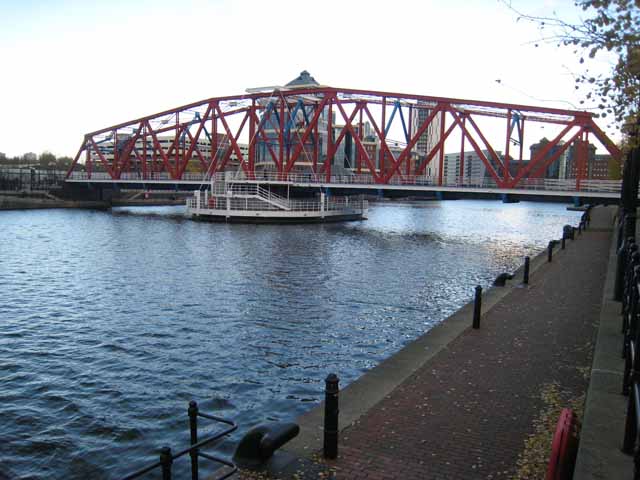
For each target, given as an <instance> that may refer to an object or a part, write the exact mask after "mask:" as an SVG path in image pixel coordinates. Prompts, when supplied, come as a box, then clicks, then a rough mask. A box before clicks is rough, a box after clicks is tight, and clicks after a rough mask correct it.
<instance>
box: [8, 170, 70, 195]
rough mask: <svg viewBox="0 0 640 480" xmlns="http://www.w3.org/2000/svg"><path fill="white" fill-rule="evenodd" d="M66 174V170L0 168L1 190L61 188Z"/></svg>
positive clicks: (19, 190) (18, 190)
mask: <svg viewBox="0 0 640 480" xmlns="http://www.w3.org/2000/svg"><path fill="white" fill-rule="evenodd" d="M66 173H67V172H65V171H64V170H40V169H35V168H0V190H4V191H13V192H21V191H47V190H51V189H54V188H60V187H62V185H63V184H64V177H65V175H66Z"/></svg>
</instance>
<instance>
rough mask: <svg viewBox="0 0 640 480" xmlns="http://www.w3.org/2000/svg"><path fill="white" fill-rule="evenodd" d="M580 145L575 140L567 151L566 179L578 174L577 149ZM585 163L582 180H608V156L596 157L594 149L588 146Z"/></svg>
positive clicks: (591, 145) (593, 146)
mask: <svg viewBox="0 0 640 480" xmlns="http://www.w3.org/2000/svg"><path fill="white" fill-rule="evenodd" d="M581 144H582V141H581V140H576V141H575V142H574V143H573V144H572V145H571V146H570V147H569V149H568V151H567V178H576V177H577V176H578V175H577V172H578V161H577V149H578V147H579V146H580V145H581ZM588 152H589V153H588V155H587V162H586V165H585V166H584V172H583V178H587V179H591V180H608V179H609V178H610V176H609V161H610V159H611V156H610V155H596V147H595V145H593V144H592V143H590V144H589V150H588Z"/></svg>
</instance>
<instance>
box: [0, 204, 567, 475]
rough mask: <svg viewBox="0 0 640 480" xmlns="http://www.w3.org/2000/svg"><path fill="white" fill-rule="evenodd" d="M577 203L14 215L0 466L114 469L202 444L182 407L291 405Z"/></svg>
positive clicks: (532, 241) (378, 350) (3, 314)
mask: <svg viewBox="0 0 640 480" xmlns="http://www.w3.org/2000/svg"><path fill="white" fill-rule="evenodd" d="M578 216H579V214H577V213H575V212H567V211H566V209H565V206H564V205H554V204H539V203H519V204H502V203H499V202H492V201H455V202H433V203H425V204H420V205H401V204H379V205H374V206H372V208H371V209H370V213H369V219H368V220H367V221H363V222H353V223H345V224H325V225H300V226H296V225H285V226H275V225H226V224H209V223H200V222H192V221H190V220H188V219H186V218H184V214H183V209H182V208H181V207H162V208H158V207H154V208H122V209H114V211H113V212H110V213H109V212H91V211H71V210H69V211H64V210H43V211H24V212H0V221H1V222H2V227H3V228H2V229H1V230H0V245H1V246H2V247H1V248H2V255H1V256H0V272H1V273H2V275H1V276H0V287H1V288H0V320H1V321H0V375H1V377H2V380H3V382H2V385H3V388H2V389H0V405H1V407H0V408H1V409H2V412H1V413H2V417H3V422H2V423H0V433H1V434H2V438H3V442H0V476H1V474H2V473H4V474H6V475H8V476H9V477H10V478H43V477H47V478H60V479H63V478H64V479H70V478H96V479H99V478H117V477H118V476H120V475H123V474H124V473H126V472H128V471H130V470H132V469H135V468H137V467H138V466H140V464H141V463H142V464H144V463H145V462H146V461H148V460H149V459H152V460H153V459H155V457H150V455H152V454H153V452H154V451H155V450H154V449H156V448H157V447H158V446H161V445H164V444H170V445H172V446H174V447H182V446H184V445H186V444H187V443H188V433H187V428H186V425H187V424H186V421H185V419H186V410H185V409H186V405H187V402H188V400H190V399H192V398H193V399H196V400H198V401H199V402H200V404H201V407H202V408H203V409H204V410H208V411H216V412H218V413H219V414H222V415H225V416H229V417H232V418H234V419H235V420H236V421H237V422H238V423H239V424H240V426H241V428H240V431H239V432H238V434H237V435H236V436H235V437H233V439H232V441H229V442H226V443H225V444H224V445H222V446H221V447H220V448H221V450H222V451H223V452H224V453H230V452H231V451H232V447H233V445H232V444H233V440H234V439H237V438H238V437H239V436H240V435H241V434H242V433H243V432H245V431H246V430H247V429H249V428H250V427H252V426H254V425H256V424H257V423H260V422H262V421H265V420H267V419H272V420H273V419H292V418H294V417H296V416H297V415H299V414H300V413H302V412H304V411H305V410H307V409H309V408H310V407H312V406H313V405H314V403H315V402H317V401H318V399H319V397H320V394H321V391H322V388H323V379H324V377H325V376H326V375H327V373H329V372H336V373H338V375H339V376H340V377H341V385H342V386H344V385H346V384H348V383H349V382H351V381H353V380H354V379H355V378H357V377H358V376H359V375H361V374H362V372H364V371H366V370H367V369H369V368H371V367H372V366H374V365H376V364H377V363H378V362H379V361H380V360H382V359H383V358H385V357H387V356H389V355H390V354H391V353H393V352H395V351H397V350H398V349H400V348H401V347H402V346H403V345H404V344H406V343H407V342H409V341H410V340H412V339H414V338H416V337H417V336H418V335H420V334H422V333H423V332H425V331H426V330H428V329H429V328H430V327H431V326H432V325H433V324H435V323H437V322H439V321H441V320H442V319H443V318H445V317H446V316H447V315H449V314H450V313H451V312H453V311H455V310H456V309H457V308H458V307H459V306H460V305H461V304H463V303H465V302H466V301H468V300H469V298H470V297H471V294H472V291H473V286H475V285H476V284H482V285H485V286H487V285H489V284H490V283H491V281H492V280H493V279H494V278H495V276H496V275H497V274H499V273H501V272H503V271H507V270H513V269H515V268H516V267H517V266H519V264H520V263H521V259H522V257H523V256H524V255H528V254H534V253H536V252H537V251H539V250H541V249H542V248H544V247H545V246H546V244H547V242H548V241H549V240H550V239H551V238H557V237H558V236H559V235H560V233H561V229H562V225H564V224H566V223H573V224H575V223H576V222H577V219H578Z"/></svg>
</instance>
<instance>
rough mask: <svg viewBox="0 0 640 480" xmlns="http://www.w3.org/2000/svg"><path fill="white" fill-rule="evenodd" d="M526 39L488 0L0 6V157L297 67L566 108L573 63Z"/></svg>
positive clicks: (572, 98) (546, 1) (278, 78)
mask: <svg viewBox="0 0 640 480" xmlns="http://www.w3.org/2000/svg"><path fill="white" fill-rule="evenodd" d="M513 4H514V6H515V7H517V8H518V9H520V10H523V11H527V12H531V13H536V14H539V13H552V12H553V11H554V10H555V11H558V12H559V13H560V14H563V15H565V16H567V17H572V16H573V17H575V16H576V15H577V14H578V13H579V12H577V11H576V10H575V8H574V7H573V6H572V4H573V2H571V1H566V0H565V1H557V0H543V1H537V2H534V1H517V0H513ZM539 38H540V33H539V32H538V31H537V29H536V28H535V27H534V26H533V25H529V24H527V23H526V22H522V21H520V22H516V17H515V15H514V14H513V13H512V12H511V11H509V10H508V8H507V7H506V6H505V5H504V4H503V3H500V2H498V1H497V0H484V1H479V0H476V1H462V0H450V1H446V2H445V1H428V0H426V1H405V0H396V1H394V2H388V1H378V0H371V1H359V0H358V1H350V2H346V1H338V0H327V1H324V2H307V1H302V0H298V1H293V0H273V1H259V0H237V1H205V0H184V1H180V2H176V1H171V2H169V1H164V0H156V1H147V0H131V1H108V2H107V1H97V2H95V1H94V2H89V1H77V0H74V1H72V0H68V1H62V0H59V1H56V0H53V1H35V0H30V1H19V0H16V1H7V0H0V62H1V64H2V65H3V68H2V70H3V72H4V73H3V74H2V75H1V76H0V78H1V80H0V81H1V82H2V83H1V86H2V88H0V109H1V110H2V112H3V115H1V116H0V132H1V133H0V152H4V153H6V154H7V155H20V154H22V153H24V152H27V151H33V152H37V153H40V152H42V151H44V150H49V151H52V152H53V153H55V154H56V155H69V156H73V155H74V154H75V153H76V151H77V149H78V146H79V145H80V143H81V141H82V136H83V134H84V133H86V132H89V131H92V130H96V129H99V128H102V127H105V126H108V125H112V124H115V123H118V122H121V121H126V120H129V119H132V118H136V117H138V116H142V115H146V114H151V113H154V112H157V111H160V110H164V109H166V108H171V107H174V106H178V105H181V104H184V103H188V102H191V101H195V100H199V99H204V98H209V97H213V96H221V95H225V94H236V93H241V92H243V91H244V89H245V88H248V87H256V86H265V85H275V84H282V83H285V82H287V81H289V80H291V79H292V78H294V77H295V76H297V75H298V73H299V72H300V71H301V70H304V69H306V70H309V71H310V72H311V74H312V75H313V76H314V77H315V78H316V79H317V80H318V81H320V82H321V83H323V84H328V85H332V86H336V87H350V88H362V89H371V90H384V91H395V92H408V93H417V94H425V95H438V96H449V97H457V98H471V99H482V100H495V101H506V102H514V103H524V104H535V105H546V106H557V107H569V104H567V103H565V102H570V103H573V104H575V105H577V104H578V101H579V96H577V95H576V92H575V90H574V81H573V77H572V72H578V71H579V70H580V68H579V66H578V63H577V59H576V58H575V57H574V56H573V55H572V53H571V50H570V49H564V48H562V49H559V48H556V47H555V46H552V45H546V44H544V43H542V44H541V46H540V47H538V48H535V47H534V43H535V41H536V40H537V39H539ZM496 79H500V80H501V82H500V83H497V82H496V81H495V80H496ZM551 100H557V101H551ZM560 100H562V101H560ZM603 126H604V125H603Z"/></svg>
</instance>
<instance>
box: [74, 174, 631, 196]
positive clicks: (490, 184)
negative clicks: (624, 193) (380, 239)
mask: <svg viewBox="0 0 640 480" xmlns="http://www.w3.org/2000/svg"><path fill="white" fill-rule="evenodd" d="M69 179H70V180H74V181H90V180H95V181H113V182H117V181H118V180H112V178H111V176H110V175H109V173H107V172H94V173H92V175H91V179H89V177H88V174H87V172H73V173H72V174H71V176H70V177H69ZM212 179H213V180H214V181H224V180H226V181H235V182H246V181H250V182H256V183H260V182H270V183H291V184H298V185H319V184H322V185H326V184H334V185H336V184H337V185H358V186H362V185H371V186H372V187H374V188H375V187H376V186H377V185H381V184H378V183H376V181H375V179H374V177H373V176H372V175H371V174H366V173H363V174H338V175H331V176H330V177H329V178H327V177H326V175H324V174H318V173H313V172H309V173H289V174H282V173H278V172H275V171H264V172H257V173H256V174H255V176H253V177H247V176H246V174H245V173H244V172H242V171H241V172H219V173H216V174H214V175H213V176H206V175H203V174H201V173H185V174H184V175H183V176H182V179H181V180H182V181H189V182H202V183H208V182H210V181H211V180H212ZM119 180H120V181H140V182H144V181H166V182H172V183H180V180H172V179H171V176H170V175H169V174H168V173H166V172H159V173H150V172H148V173H147V176H146V177H145V178H143V177H142V175H140V174H138V173H123V174H122V175H121V176H120V179H119ZM384 185H398V186H423V187H445V188H446V187H451V188H481V189H496V190H499V189H500V187H498V185H497V184H496V182H495V181H494V180H493V179H492V178H488V177H460V176H455V177H453V176H445V177H444V178H443V182H442V185H439V184H438V179H437V178H434V177H427V176H421V175H404V176H402V177H399V176H396V177H393V178H391V179H389V181H388V182H387V183H385V184H384ZM511 188H513V189H517V190H534V191H562V192H577V191H581V192H600V193H619V192H620V189H621V181H620V180H582V181H581V182H580V190H578V188H577V185H576V180H575V179H547V178H528V179H522V180H520V181H519V182H518V184H517V185H516V186H514V187H511Z"/></svg>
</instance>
